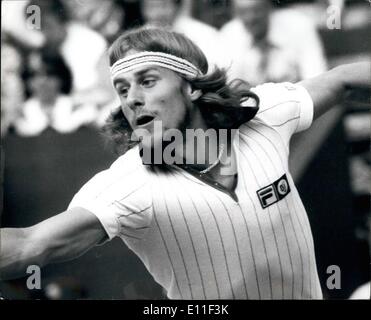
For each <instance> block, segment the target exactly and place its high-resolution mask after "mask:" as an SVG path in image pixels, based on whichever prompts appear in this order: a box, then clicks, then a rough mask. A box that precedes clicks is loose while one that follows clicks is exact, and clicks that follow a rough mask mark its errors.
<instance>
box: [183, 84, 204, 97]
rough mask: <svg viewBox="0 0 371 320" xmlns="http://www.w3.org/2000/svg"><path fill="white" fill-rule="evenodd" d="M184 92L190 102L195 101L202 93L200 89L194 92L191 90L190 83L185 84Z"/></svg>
mask: <svg viewBox="0 0 371 320" xmlns="http://www.w3.org/2000/svg"><path fill="white" fill-rule="evenodd" d="M186 92H187V95H188V97H189V99H191V101H195V100H197V99H198V98H199V97H201V95H202V91H201V90H200V89H197V90H196V89H194V88H192V86H191V84H190V83H187V88H186Z"/></svg>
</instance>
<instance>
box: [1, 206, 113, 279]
mask: <svg viewBox="0 0 371 320" xmlns="http://www.w3.org/2000/svg"><path fill="white" fill-rule="evenodd" d="M105 237H107V234H106V232H105V231H104V229H103V226H102V225H101V223H100V222H99V220H98V219H97V218H96V217H95V215H94V214H92V213H91V212H89V211H87V210H85V209H82V208H73V209H71V210H68V211H65V212H63V213H60V214H58V215H56V216H54V217H52V218H49V219H47V220H45V221H42V222H40V223H38V224H36V225H34V226H32V227H29V228H4V229H0V279H3V280H4V279H10V278H15V277H20V276H23V275H25V272H26V269H27V267H28V266H29V265H32V264H36V265H38V266H40V267H41V266H44V265H46V264H49V263H54V262H62V261H66V260H71V259H74V258H77V257H78V256H80V255H82V254H83V253H84V252H86V251H87V250H88V249H90V248H91V247H93V246H94V245H95V244H97V243H99V242H100V241H102V240H103V239H104V238H105Z"/></svg>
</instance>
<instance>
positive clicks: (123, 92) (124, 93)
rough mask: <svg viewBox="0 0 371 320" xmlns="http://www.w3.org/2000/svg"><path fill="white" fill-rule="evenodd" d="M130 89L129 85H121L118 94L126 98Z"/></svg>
mask: <svg viewBox="0 0 371 320" xmlns="http://www.w3.org/2000/svg"><path fill="white" fill-rule="evenodd" d="M128 91H129V89H128V88H127V87H121V88H118V89H117V92H118V94H119V95H120V96H121V97H124V98H126V97H127V96H128Z"/></svg>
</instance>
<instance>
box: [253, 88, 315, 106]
mask: <svg viewBox="0 0 371 320" xmlns="http://www.w3.org/2000/svg"><path fill="white" fill-rule="evenodd" d="M251 91H252V92H254V93H255V94H256V95H257V96H258V97H259V102H260V104H259V112H258V113H260V112H262V111H264V110H265V109H266V108H268V107H271V106H273V105H277V104H283V103H292V102H297V103H299V102H302V101H303V100H306V101H308V100H309V101H310V100H311V97H310V95H309V93H308V92H307V90H306V89H305V88H304V87H303V86H301V85H299V84H294V83H290V82H282V83H265V84H262V85H259V86H256V87H254V88H251Z"/></svg>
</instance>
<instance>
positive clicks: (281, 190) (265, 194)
mask: <svg viewBox="0 0 371 320" xmlns="http://www.w3.org/2000/svg"><path fill="white" fill-rule="evenodd" d="M290 191H291V189H290V185H289V181H288V180H287V177H286V174H284V175H283V176H282V177H281V178H279V179H278V180H276V181H275V182H273V183H272V184H270V185H269V186H266V187H264V188H261V189H260V190H258V191H256V193H257V194H258V198H259V201H260V204H261V206H262V208H263V209H265V208H267V207H269V206H270V205H272V204H274V203H276V202H278V201H280V200H282V199H283V198H284V197H286V195H287V194H288V193H289V192H290Z"/></svg>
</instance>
